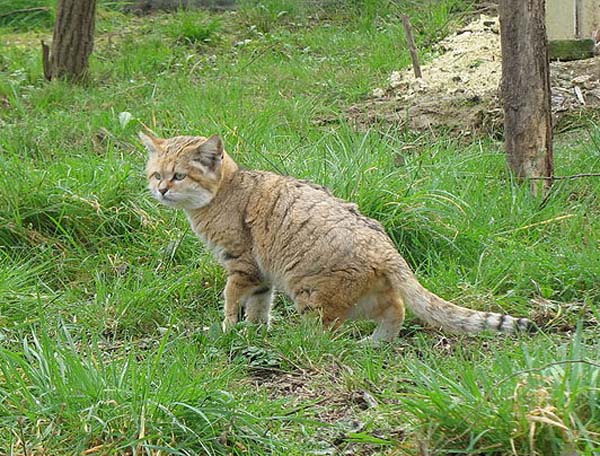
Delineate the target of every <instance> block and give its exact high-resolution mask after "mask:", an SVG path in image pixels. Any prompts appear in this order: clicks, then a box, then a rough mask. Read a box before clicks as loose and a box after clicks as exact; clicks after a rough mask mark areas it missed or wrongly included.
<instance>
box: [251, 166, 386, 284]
mask: <svg viewBox="0 0 600 456" xmlns="http://www.w3.org/2000/svg"><path fill="white" fill-rule="evenodd" d="M241 177H242V180H245V181H246V182H247V184H246V185H245V187H246V188H247V189H249V191H250V195H249V199H248V206H247V208H246V211H245V212H246V213H245V221H246V223H247V225H248V226H249V228H250V231H251V233H252V239H253V243H254V246H253V247H254V249H255V253H256V255H257V257H258V258H257V260H258V262H259V264H260V265H261V266H262V269H263V270H265V271H270V272H272V273H274V274H275V275H278V276H281V277H284V276H286V277H287V276H289V275H290V274H291V275H299V276H303V275H310V274H320V275H322V274H323V273H324V272H326V271H327V270H333V269H339V267H340V265H342V264H343V265H346V266H348V267H354V266H356V267H361V266H362V265H364V264H374V263H377V262H378V261H377V260H378V259H379V258H381V257H382V255H383V256H386V255H392V256H395V255H397V252H396V250H395V248H394V247H393V245H392V244H391V241H390V240H389V238H388V237H387V235H386V234H385V231H384V229H383V227H382V226H381V225H380V224H379V223H378V222H377V221H375V220H372V219H370V218H368V217H365V216H364V215H362V214H361V213H360V212H359V210H358V207H357V205H356V204H354V203H349V202H346V201H343V200H341V199H339V198H336V197H335V196H334V195H332V194H331V192H330V191H329V190H328V189H327V188H325V187H323V186H320V185H317V184H313V183H311V182H308V181H304V180H299V179H295V178H292V177H288V176H280V175H277V174H274V173H269V172H257V171H250V172H246V175H245V176H244V175H242V176H241Z"/></svg>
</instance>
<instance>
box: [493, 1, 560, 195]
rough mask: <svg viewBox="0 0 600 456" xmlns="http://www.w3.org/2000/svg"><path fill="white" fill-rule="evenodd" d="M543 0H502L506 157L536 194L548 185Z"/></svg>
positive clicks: (548, 111)
mask: <svg viewBox="0 0 600 456" xmlns="http://www.w3.org/2000/svg"><path fill="white" fill-rule="evenodd" d="M544 9H545V2H544V0H500V4H499V13H500V37H501V46H502V103H503V106H504V140H505V144H506V152H507V154H508V163H509V165H510V167H511V169H512V170H513V172H514V173H515V174H516V175H517V176H518V177H519V178H521V179H526V178H544V177H547V178H548V179H533V180H531V189H532V191H533V193H534V194H536V195H537V194H539V193H545V192H546V191H547V190H548V189H549V188H550V186H551V185H552V173H553V158H552V112H551V105H550V73H549V66H548V45H547V40H546V25H545V21H544V18H545V11H544Z"/></svg>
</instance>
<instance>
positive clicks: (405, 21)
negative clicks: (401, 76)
mask: <svg viewBox="0 0 600 456" xmlns="http://www.w3.org/2000/svg"><path fill="white" fill-rule="evenodd" d="M402 25H403V26H404V33H405V34H406V44H407V45H408V50H409V52H410V58H411V59H412V64H413V70H414V72H415V78H421V77H423V76H422V74H421V66H420V65H419V55H418V54H417V46H415V40H414V38H413V34H412V28H411V26H410V19H409V18H408V16H407V15H406V14H404V15H402Z"/></svg>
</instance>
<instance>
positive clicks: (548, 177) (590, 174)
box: [525, 173, 600, 180]
mask: <svg viewBox="0 0 600 456" xmlns="http://www.w3.org/2000/svg"><path fill="white" fill-rule="evenodd" d="M580 177H600V173H581V174H572V175H570V176H540V177H526V178H525V179H529V180H552V179H555V180H559V179H579V178H580Z"/></svg>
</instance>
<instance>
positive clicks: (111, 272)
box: [0, 0, 600, 455]
mask: <svg viewBox="0 0 600 456" xmlns="http://www.w3.org/2000/svg"><path fill="white" fill-rule="evenodd" d="M470 8H471V6H470V3H469V2H462V1H459V0H444V1H441V2H432V3H430V4H423V3H422V2H402V3H400V2H391V1H390V2H387V1H364V2H360V3H359V2H347V3H346V2H333V1H332V2H328V1H323V2H284V1H275V0H273V1H266V2H265V1H263V2H249V1H248V2H241V4H240V8H239V9H238V10H237V11H236V12H226V13H221V14H217V13H210V14H209V13H205V12H177V13H173V14H170V15H168V14H162V13H161V14H154V15H152V16H147V17H136V16H128V15H123V14H122V13H120V12H119V11H118V10H116V9H114V8H110V9H108V8H104V7H102V6H101V7H100V9H99V11H98V23H97V35H96V47H95V51H94V54H93V56H92V69H91V70H92V75H93V76H92V80H91V81H90V82H89V83H88V84H87V85H86V86H70V85H67V84H64V83H60V82H52V83H51V84H49V83H47V82H46V81H45V80H44V79H43V76H42V69H41V59H40V55H39V39H40V38H44V39H46V40H49V39H50V38H51V23H39V22H36V21H35V20H32V22H30V23H28V24H21V25H15V24H9V23H3V24H2V26H1V28H0V69H1V71H0V186H1V188H2V191H1V192H0V454H18V455H25V454H27V455H42V454H52V455H71V454H81V453H82V452H84V451H86V450H89V454H101V455H120V454H134V453H135V454H152V455H158V454H161V455H164V454H180V455H187V454H215V455H219V454H258V455H260V454H265V455H266V454H277V455H305V454H344V453H345V452H347V453H348V454H390V455H392V454H394V455H397V454H408V455H412V454H414V455H422V454H489V455H504V454H515V453H516V454H520V455H534V454H540V455H542V454H543V455H546V454H561V452H564V454H569V453H568V452H569V451H571V452H573V451H578V454H583V455H592V454H594V451H595V450H596V449H597V448H598V447H599V446H600V397H599V396H598V391H600V390H599V387H600V385H599V375H600V374H599V372H600V368H599V366H598V361H597V360H598V355H597V354H598V352H599V349H600V347H599V346H598V340H599V337H598V336H599V332H598V322H599V321H600V313H599V311H598V303H599V302H600V280H599V277H600V235H599V233H600V203H599V197H600V181H599V180H598V179H596V178H588V179H574V180H564V181H557V182H556V184H555V186H554V189H553V191H552V194H551V195H550V197H549V198H548V199H547V200H546V201H545V202H543V204H542V201H541V200H539V199H536V198H533V197H531V195H530V194H529V192H528V191H527V189H526V188H525V187H524V186H520V185H518V184H516V183H515V182H513V180H512V178H511V176H510V174H509V173H508V172H507V169H506V161H505V157H504V155H503V153H502V147H501V144H499V143H497V142H494V141H493V140H492V139H487V138H481V139H473V140H471V141H466V140H465V139H464V138H462V139H456V138H451V137H448V136H445V135H443V134H440V133H436V134H435V135H433V134H432V135H417V134H412V133H409V132H406V131H399V130H394V129H393V128H388V127H380V126H374V127H372V128H371V129H370V130H369V131H367V132H358V131H356V130H355V129H354V128H353V127H352V125H351V124H350V123H349V122H348V121H347V120H346V119H345V110H346V108H347V107H348V106H350V105H351V104H352V103H354V102H356V101H358V100H360V99H361V98H363V97H364V96H365V95H366V94H368V93H369V92H370V91H371V90H372V88H373V87H377V86H381V85H382V84H383V83H384V81H385V79H386V78H387V76H388V74H389V72H391V71H392V70H395V69H397V68H399V67H402V66H406V65H409V64H410V59H409V55H408V52H407V51H406V49H405V48H404V44H403V43H404V41H403V35H402V29H401V26H400V23H399V19H398V17H399V15H400V14H403V13H408V14H410V15H411V19H412V21H413V24H414V25H415V34H416V37H417V41H418V42H419V44H420V46H421V47H422V49H425V50H426V48H427V46H428V45H429V44H431V43H432V42H434V41H435V40H436V39H437V38H439V36H441V35H443V34H444V33H446V31H447V30H448V27H449V26H450V25H451V24H453V23H455V22H457V21H460V20H462V19H461V15H462V12H464V11H468V10H469V9H470ZM31 30H33V31H31ZM424 52H425V51H424ZM425 57H426V56H425ZM122 112H128V113H130V114H131V116H132V120H131V121H130V122H129V123H127V124H125V123H123V122H121V121H120V114H121V113H122ZM121 117H122V116H121ZM323 119H333V120H334V122H330V123H325V124H324V123H323V122H321V121H322V120H323ZM143 124H144V125H148V126H149V127H151V128H152V129H153V130H155V131H156V132H157V133H159V134H161V135H165V136H167V135H174V134H194V133H198V134H212V133H219V134H221V135H222V136H223V138H224V140H225V143H226V146H227V150H228V151H229V152H230V153H231V154H232V155H233V156H234V157H235V158H236V159H237V160H238V161H239V162H240V163H241V164H242V165H244V166H246V167H250V168H259V169H268V170H274V171H277V172H280V173H286V174H292V175H295V176H298V177H301V178H307V179H310V180H312V181H315V182H318V183H321V184H324V185H327V186H328V187H330V188H331V189H332V190H333V191H334V193H335V194H336V195H338V196H340V197H342V198H346V199H349V200H352V201H356V202H357V203H358V204H359V206H360V208H361V210H362V211H363V212H364V213H366V214H368V215H369V216H371V217H374V218H377V219H378V220H380V221H381V222H382V223H383V224H384V225H385V227H386V229H387V231H388V233H389V234H390V236H391V237H392V238H393V239H394V241H395V242H396V243H397V245H398V249H399V250H400V251H401V252H402V254H403V255H404V256H405V257H406V258H407V260H408V261H409V262H410V264H411V266H412V267H413V268H414V269H415V270H416V272H417V274H418V276H419V278H420V279H421V281H422V282H423V283H424V284H425V285H426V286H427V287H428V288H430V289H432V290H434V291H435V292H436V293H438V294H440V295H442V296H444V297H446V298H448V299H452V300H454V301H455V302H457V303H460V304H462V305H465V306H468V307H472V308H477V309H483V310H490V311H503V312H509V313H513V314H515V315H519V316H529V317H531V318H533V319H535V320H536V321H538V322H540V323H544V324H546V328H545V330H544V332H542V333H541V334H538V335H535V336H522V337H514V338H505V337H495V336H493V335H489V334H484V335H481V336H476V337H466V336H451V335H442V334H439V333H437V332H435V331H432V330H429V329H426V328H423V327H421V326H420V325H419V323H418V322H417V321H415V320H414V319H411V318H410V317H409V320H408V321H407V323H406V325H405V328H404V330H403V332H402V335H401V337H400V338H399V339H398V341H397V342H395V343H394V344H390V345H389V346H386V347H383V348H381V349H377V350H375V349H372V348H370V347H366V346H363V345H362V344H360V343H359V340H360V339H361V338H362V337H364V336H365V335H367V334H369V332H370V331H371V330H372V325H371V324H370V323H352V324H346V325H345V326H344V327H343V328H342V329H341V330H340V331H339V332H337V333H335V334H331V333H328V332H323V331H322V330H321V329H320V328H319V325H318V324H317V323H316V322H315V321H314V320H310V319H306V320H304V319H301V318H300V317H299V316H298V315H297V313H296V312H295V311H294V310H293V307H292V305H291V303H290V302H289V301H287V300H286V299H283V298H278V300H277V302H276V306H275V309H274V317H273V328H272V329H271V331H269V332H268V333H266V332H264V331H262V330H260V329H256V328H253V327H250V326H246V325H243V324H242V325H240V327H239V328H237V329H236V330H235V331H233V332H232V333H229V334H222V333H221V332H220V329H219V322H220V320H221V316H220V314H221V306H222V297H221V290H222V288H223V285H224V279H225V277H224V274H223V271H222V270H221V269H220V268H219V267H218V266H217V265H216V263H215V262H214V260H213V259H212V258H211V256H210V255H209V254H208V252H207V251H206V250H205V249H204V248H203V246H202V245H201V243H200V241H199V240H197V239H196V238H195V236H194V235H193V233H191V232H190V230H189V228H188V227H187V221H186V220H185V217H184V216H183V214H180V213H177V212H175V211H171V210H168V209H166V208H162V207H159V206H158V204H157V203H155V202H154V201H153V200H152V199H151V198H150V196H149V195H148V192H147V190H146V188H145V187H146V183H145V179H144V172H143V169H144V161H145V158H146V154H145V152H144V150H143V148H142V146H141V144H139V142H138V139H137V137H136V133H137V131H138V130H139V129H140V128H141V127H142V125H143ZM398 155H401V159H398V158H397V156H398ZM555 156H556V173H557V174H558V175H570V174H577V173H582V172H590V171H592V172H593V171H597V170H598V167H599V164H600V127H599V126H597V125H595V124H594V123H593V122H592V121H589V122H586V123H584V128H582V129H581V130H579V131H577V132H574V133H569V134H568V135H564V136H561V137H559V138H557V141H556V150H555Z"/></svg>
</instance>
